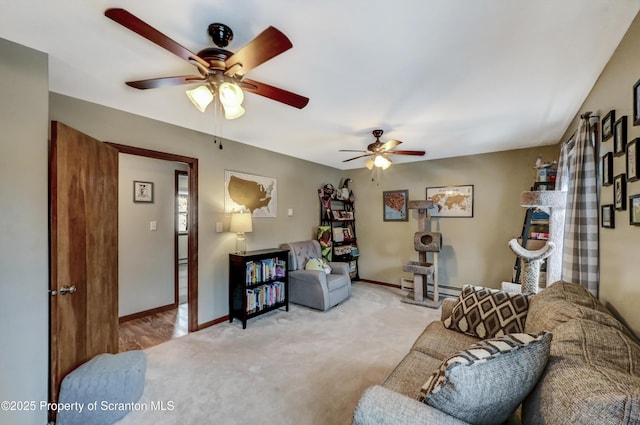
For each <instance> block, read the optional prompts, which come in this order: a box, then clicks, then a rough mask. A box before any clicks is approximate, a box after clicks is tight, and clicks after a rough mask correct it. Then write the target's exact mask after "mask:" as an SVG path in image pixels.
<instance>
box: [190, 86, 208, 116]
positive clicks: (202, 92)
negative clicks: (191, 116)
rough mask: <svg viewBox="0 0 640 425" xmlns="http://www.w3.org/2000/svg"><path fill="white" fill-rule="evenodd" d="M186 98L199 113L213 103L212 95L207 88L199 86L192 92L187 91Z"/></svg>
mask: <svg viewBox="0 0 640 425" xmlns="http://www.w3.org/2000/svg"><path fill="white" fill-rule="evenodd" d="M186 93H187V97H188V98H189V100H190V101H191V103H193V104H194V106H195V107H196V108H198V110H199V111H200V112H204V111H205V110H206V109H207V106H209V104H210V103H211V102H212V101H213V93H212V92H211V89H210V88H209V86H199V87H196V88H195V89H192V90H187V91H186Z"/></svg>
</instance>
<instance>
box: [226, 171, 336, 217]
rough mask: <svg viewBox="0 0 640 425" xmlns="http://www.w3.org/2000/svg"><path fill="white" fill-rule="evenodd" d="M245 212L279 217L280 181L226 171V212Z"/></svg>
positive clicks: (253, 214)
mask: <svg viewBox="0 0 640 425" xmlns="http://www.w3.org/2000/svg"><path fill="white" fill-rule="evenodd" d="M330 206H331V201H329V207H330ZM245 210H249V211H251V214H252V216H253V217H277V216H278V181H277V179H275V178H274V177H264V176H256V175H253V174H246V173H238V172H235V171H229V170H225V171H224V212H225V214H230V213H232V212H234V211H245Z"/></svg>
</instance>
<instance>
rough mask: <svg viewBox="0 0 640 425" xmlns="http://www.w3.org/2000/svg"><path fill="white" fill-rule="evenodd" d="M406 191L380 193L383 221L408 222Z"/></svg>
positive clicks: (407, 193) (407, 197)
mask: <svg viewBox="0 0 640 425" xmlns="http://www.w3.org/2000/svg"><path fill="white" fill-rule="evenodd" d="M408 202H409V191H408V190H388V191H385V192H382V211H383V217H382V218H383V220H384V221H409V214H407V203H408Z"/></svg>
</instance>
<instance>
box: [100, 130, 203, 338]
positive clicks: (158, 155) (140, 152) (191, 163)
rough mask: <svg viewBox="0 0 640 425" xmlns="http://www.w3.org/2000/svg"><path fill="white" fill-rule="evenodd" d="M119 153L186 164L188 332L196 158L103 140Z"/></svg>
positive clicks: (193, 302)
mask: <svg viewBox="0 0 640 425" xmlns="http://www.w3.org/2000/svg"><path fill="white" fill-rule="evenodd" d="M105 143H106V144H108V145H109V146H112V147H114V148H115V149H117V150H118V152H119V153H126V154H129V155H137V156H142V157H146V158H153V159H162V160H165V161H173V162H182V163H185V164H187V167H188V169H187V175H188V178H189V190H188V197H189V200H188V210H189V215H188V216H187V257H188V259H187V273H188V276H187V282H188V283H187V294H188V295H187V298H188V300H187V304H188V309H187V310H188V312H187V316H188V319H187V322H188V327H189V332H196V331H197V330H198V158H192V157H189V156H184V155H177V154H172V153H167V152H160V151H155V150H151V149H144V148H138V147H135V146H128V145H121V144H119V143H113V142H105Z"/></svg>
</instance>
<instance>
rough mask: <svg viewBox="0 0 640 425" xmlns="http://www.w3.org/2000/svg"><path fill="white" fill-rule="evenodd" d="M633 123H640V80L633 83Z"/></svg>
mask: <svg viewBox="0 0 640 425" xmlns="http://www.w3.org/2000/svg"><path fill="white" fill-rule="evenodd" d="M633 125H640V80H638V81H636V83H635V84H634V85H633Z"/></svg>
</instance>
